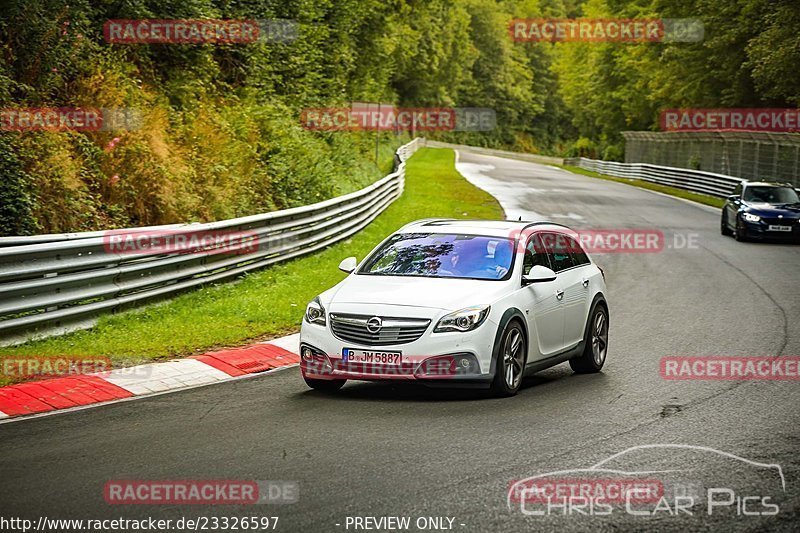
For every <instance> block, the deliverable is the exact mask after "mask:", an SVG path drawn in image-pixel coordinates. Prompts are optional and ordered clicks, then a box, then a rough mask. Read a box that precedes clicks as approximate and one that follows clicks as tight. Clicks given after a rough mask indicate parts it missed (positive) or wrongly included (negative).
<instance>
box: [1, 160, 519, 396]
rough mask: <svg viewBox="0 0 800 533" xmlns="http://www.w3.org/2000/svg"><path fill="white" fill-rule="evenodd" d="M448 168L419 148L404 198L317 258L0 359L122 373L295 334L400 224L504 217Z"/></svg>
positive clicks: (209, 289) (123, 316)
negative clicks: (90, 362)
mask: <svg viewBox="0 0 800 533" xmlns="http://www.w3.org/2000/svg"><path fill="white" fill-rule="evenodd" d="M454 163H455V157H454V152H453V151H452V150H449V149H435V148H423V149H421V150H420V151H419V152H417V153H416V154H415V155H414V157H412V158H411V159H410V160H409V162H408V166H407V173H406V185H405V192H404V193H403V195H402V196H401V197H400V198H399V199H398V200H397V201H395V202H394V203H393V204H392V205H391V206H389V208H388V209H387V210H386V211H385V212H384V213H382V214H381V215H380V216H379V217H378V218H377V219H376V220H375V221H373V222H372V223H371V224H370V225H369V226H367V228H365V229H364V230H363V231H361V232H360V233H358V234H356V235H355V236H353V237H352V238H350V239H348V240H346V241H343V242H340V243H337V244H335V245H333V246H331V247H329V248H326V249H325V250H323V251H321V252H319V253H316V254H312V255H309V256H306V257H303V258H300V259H295V260H292V261H289V262H286V263H283V264H279V265H276V266H272V267H269V268H267V269H264V270H261V271H259V272H256V273H253V274H249V275H247V276H245V277H244V278H243V279H241V280H240V281H238V282H237V283H229V284H221V285H212V286H207V287H203V288H201V289H199V290H197V291H194V292H191V293H187V294H184V295H182V296H179V297H177V298H175V299H173V300H170V301H168V302H166V303H163V304H160V305H154V306H149V307H145V308H142V309H138V310H134V311H130V312H127V313H122V314H118V315H111V316H107V317H104V318H101V319H100V321H99V323H98V324H97V325H96V326H95V327H94V328H92V329H90V330H84V331H78V332H75V333H71V334H69V335H64V336H60V337H51V338H49V339H44V340H40V341H34V342H29V343H26V344H24V345H20V346H16V347H11V348H4V349H2V354H0V358H2V357H9V356H19V355H30V356H40V357H42V356H43V357H55V356H71V357H92V356H95V357H99V356H105V357H109V358H111V360H112V362H113V363H114V365H115V366H126V365H131V364H137V363H141V362H146V361H149V360H158V359H165V358H170V357H176V356H186V355H191V354H196V353H203V352H206V351H208V350H210V349H213V348H217V347H223V346H236V345H242V344H246V343H248V342H251V341H253V340H261V339H267V338H271V337H275V336H280V335H285V334H288V333H292V332H296V331H297V330H298V328H299V324H300V321H301V318H302V315H303V312H304V311H305V306H306V303H307V302H308V301H309V300H311V299H312V298H313V297H314V296H316V295H317V294H319V293H320V292H322V291H324V290H325V289H327V288H329V287H331V286H332V285H334V284H336V283H337V282H339V281H340V280H341V279H342V278H343V277H344V274H343V273H342V272H341V271H340V270H339V269H338V268H337V267H338V265H339V262H340V261H341V260H342V259H343V258H345V257H347V256H350V255H354V256H356V257H358V258H359V259H360V258H363V257H364V256H365V255H366V254H367V253H368V252H369V251H370V250H371V249H372V248H373V247H374V246H375V245H376V244H377V243H378V242H380V241H381V240H382V239H384V238H385V237H386V236H387V235H389V234H390V233H392V232H394V231H395V230H397V229H398V228H399V227H400V226H402V225H403V224H405V223H407V222H410V221H412V220H417V219H420V218H428V217H451V218H483V219H502V218H503V210H502V208H501V207H500V205H499V204H498V203H497V201H496V200H495V199H494V198H493V197H492V196H490V195H489V194H487V193H486V192H484V191H482V190H480V189H478V188H476V187H474V186H473V185H471V184H470V183H468V182H467V181H466V180H465V179H464V178H463V177H461V175H460V174H458V172H456V170H455V165H454ZM2 379H3V378H2V377H0V384H2V383H3V381H2Z"/></svg>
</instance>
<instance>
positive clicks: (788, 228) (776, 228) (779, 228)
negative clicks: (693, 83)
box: [769, 226, 792, 231]
mask: <svg viewBox="0 0 800 533" xmlns="http://www.w3.org/2000/svg"><path fill="white" fill-rule="evenodd" d="M769 230H770V231H792V227H791V226H770V227H769Z"/></svg>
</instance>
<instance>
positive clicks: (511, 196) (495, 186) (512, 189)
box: [456, 152, 546, 221]
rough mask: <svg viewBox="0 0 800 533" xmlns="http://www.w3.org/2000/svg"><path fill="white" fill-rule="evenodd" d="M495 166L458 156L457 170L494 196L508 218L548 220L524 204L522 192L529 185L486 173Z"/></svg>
mask: <svg viewBox="0 0 800 533" xmlns="http://www.w3.org/2000/svg"><path fill="white" fill-rule="evenodd" d="M456 153H457V152H456ZM494 168H495V166H494V165H481V164H478V163H462V162H460V161H459V160H458V157H456V170H457V171H458V172H459V173H460V174H461V175H462V176H464V179H466V180H467V181H468V182H470V183H471V184H473V185H475V186H476V187H478V188H479V189H482V190H484V191H486V192H487V193H489V194H491V195H492V196H494V197H495V198H496V199H497V201H498V202H500V206H501V207H502V208H503V211H505V213H506V219H508V220H518V219H519V218H520V217H521V218H522V220H529V221H537V220H546V218H545V217H544V216H542V215H541V214H539V213H537V212H536V211H533V210H531V209H527V206H525V205H522V203H521V196H522V195H521V193H523V192H528V185H527V184H525V183H517V182H508V181H503V180H498V179H496V178H493V177H491V176H489V175H487V174H486V173H487V172H489V171H491V170H494Z"/></svg>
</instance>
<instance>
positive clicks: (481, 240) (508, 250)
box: [359, 233, 514, 280]
mask: <svg viewBox="0 0 800 533" xmlns="http://www.w3.org/2000/svg"><path fill="white" fill-rule="evenodd" d="M513 250H514V241H513V240H512V239H509V238H506V237H488V236H481V235H454V234H453V235H451V234H442V233H400V234H397V235H394V236H392V237H391V238H390V239H389V240H388V241H387V242H386V243H384V245H383V246H381V247H380V248H379V249H378V250H376V251H375V253H374V254H372V255H371V256H370V257H369V258H368V259H367V260H366V261H365V262H364V266H363V267H361V269H360V270H359V274H370V275H384V276H423V277H432V278H464V279H485V280H501V279H506V278H507V276H509V275H510V270H511V264H512V261H513V253H512V252H513Z"/></svg>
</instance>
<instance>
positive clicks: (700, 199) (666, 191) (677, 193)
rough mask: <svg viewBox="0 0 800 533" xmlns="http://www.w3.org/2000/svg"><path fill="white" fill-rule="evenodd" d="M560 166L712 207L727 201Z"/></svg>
mask: <svg viewBox="0 0 800 533" xmlns="http://www.w3.org/2000/svg"><path fill="white" fill-rule="evenodd" d="M558 166H560V167H561V168H563V169H564V170H569V171H570V172H574V173H575V174H583V175H584V176H590V177H592V178H600V179H604V180H609V181H616V182H618V183H625V184H627V185H633V186H634V187H641V188H642V189H650V190H651V191H657V192H663V193H664V194H669V195H671V196H677V197H678V198H684V199H686V200H691V201H693V202H698V203H701V204H705V205H710V206H712V207H722V206H723V205H724V204H725V200H724V199H723V198H716V197H714V196H708V195H706V194H700V193H696V192H691V191H684V190H683V189H678V188H676V187H670V186H668V185H659V184H658V183H652V182H649V181H644V180H636V179H628V178H617V177H614V176H608V175H606V174H599V173H597V172H592V171H591V170H586V169H585V168H580V167H573V166H571V165H558Z"/></svg>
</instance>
